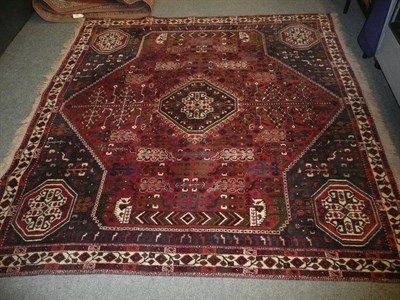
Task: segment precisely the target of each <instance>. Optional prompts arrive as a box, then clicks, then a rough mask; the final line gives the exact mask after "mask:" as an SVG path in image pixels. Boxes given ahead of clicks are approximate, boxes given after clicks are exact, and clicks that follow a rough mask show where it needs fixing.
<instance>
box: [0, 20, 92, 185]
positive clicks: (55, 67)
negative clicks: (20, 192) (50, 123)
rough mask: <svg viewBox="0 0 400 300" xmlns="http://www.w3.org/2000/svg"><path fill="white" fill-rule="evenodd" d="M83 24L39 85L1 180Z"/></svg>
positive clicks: (0, 172)
mask: <svg viewBox="0 0 400 300" xmlns="http://www.w3.org/2000/svg"><path fill="white" fill-rule="evenodd" d="M83 22H84V21H83V20H82V21H79V22H78V23H77V25H76V26H75V29H74V31H73V33H72V35H73V36H72V37H71V38H69V39H68V40H67V41H66V42H65V43H64V45H63V46H62V50H61V52H60V54H59V55H58V58H57V60H56V61H55V62H54V63H53V64H52V65H51V67H50V70H49V72H48V73H47V75H45V76H44V79H43V80H42V83H40V84H39V85H38V87H37V88H36V90H37V91H38V96H37V97H36V99H35V101H34V102H33V104H32V108H31V111H30V112H29V114H28V116H27V117H26V118H25V119H23V120H22V121H21V122H20V127H19V128H18V129H17V131H16V132H15V134H14V138H13V140H12V142H11V144H10V146H9V148H8V151H7V154H6V155H5V157H4V158H3V159H2V160H1V161H0V178H2V177H3V176H5V174H6V173H7V172H8V171H9V168H11V165H12V163H13V161H14V160H15V157H16V155H17V151H18V149H19V148H20V147H21V146H22V143H23V139H24V137H25V134H26V132H27V130H28V128H29V125H30V124H31V122H32V120H33V117H34V116H35V113H36V110H37V108H38V107H39V105H40V102H41V101H42V96H43V93H44V92H45V90H46V89H47V87H48V85H49V83H50V82H51V80H52V79H53V77H54V75H55V74H56V72H57V70H58V69H59V68H60V66H61V63H62V62H63V60H64V58H65V56H66V54H67V53H68V51H69V50H70V48H71V46H72V45H73V43H74V41H75V39H76V37H77V36H78V33H79V31H80V30H81V28H82V25H83Z"/></svg>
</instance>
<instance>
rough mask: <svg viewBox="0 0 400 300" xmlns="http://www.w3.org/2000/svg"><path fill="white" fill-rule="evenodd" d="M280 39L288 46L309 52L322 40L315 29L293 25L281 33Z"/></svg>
mask: <svg viewBox="0 0 400 300" xmlns="http://www.w3.org/2000/svg"><path fill="white" fill-rule="evenodd" d="M279 39H280V41H281V42H282V43H284V44H286V45H287V46H289V47H291V48H294V49H298V50H307V49H310V48H311V47H313V46H315V45H316V44H318V43H319V41H320V38H319V36H318V33H317V31H316V30H315V29H313V28H311V27H308V26H307V25H304V24H292V25H288V26H286V27H285V28H283V29H281V30H280V31H279Z"/></svg>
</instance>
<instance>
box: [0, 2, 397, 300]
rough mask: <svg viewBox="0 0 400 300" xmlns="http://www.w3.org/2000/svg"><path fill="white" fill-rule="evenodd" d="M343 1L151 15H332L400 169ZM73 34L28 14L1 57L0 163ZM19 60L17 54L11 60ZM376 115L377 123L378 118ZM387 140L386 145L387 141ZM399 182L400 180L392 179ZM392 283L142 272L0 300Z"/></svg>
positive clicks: (302, 291) (371, 288) (391, 291)
mask: <svg viewBox="0 0 400 300" xmlns="http://www.w3.org/2000/svg"><path fill="white" fill-rule="evenodd" d="M344 2H345V1H344V0H343V1H338V0H336V1H333V0H312V1H311V0H309V1H299V0H297V1H296V0H293V1H289V0H287V1H280V2H279V4H277V1H272V0H271V1H270V0H264V1H262V0H259V1H255V0H247V1H243V0H242V1H240V0H214V1H212V0H210V1H204V0H203V1H194V0H193V1H190V0H175V1H171V0H158V1H157V2H156V6H155V10H154V15H156V16H166V17H167V16H187V15H199V16H200V15H250V14H272V13H303V12H336V13H338V14H339V18H340V21H341V23H342V24H343V28H344V33H345V42H346V43H347V45H348V46H349V47H350V48H351V49H353V52H354V55H355V56H356V57H357V63H358V64H359V65H360V71H361V72H362V73H363V74H364V76H365V77H366V80H367V82H366V84H367V85H368V86H369V88H370V89H371V90H372V91H373V93H372V95H371V99H372V100H373V101H372V102H371V103H370V105H371V106H373V105H375V106H377V107H378V111H377V112H378V114H376V115H374V117H375V119H376V120H377V121H378V123H382V125H381V126H378V127H379V128H378V129H379V133H380V135H381V138H382V139H383V141H386V143H385V142H384V146H385V150H386V153H387V154H388V158H389V162H390V164H391V167H392V169H394V170H395V169H399V166H400V164H399V160H398V157H399V153H400V135H399V134H398V127H399V125H400V124H399V123H400V122H399V117H400V109H399V107H398V105H397V103H396V101H395V99H394V98H393V96H392V94H391V92H390V89H389V87H388V86H387V84H386V82H385V79H384V77H383V75H382V73H381V72H380V71H379V70H376V69H375V68H374V67H373V61H372V60H362V59H361V50H359V48H358V46H357V43H356V36H357V34H358V32H359V31H360V29H361V26H362V23H363V16H362V14H361V12H360V10H359V8H358V7H357V6H356V5H355V1H353V3H352V6H351V7H350V10H349V13H348V14H347V15H342V14H341V11H342V9H343V5H344ZM73 32H74V25H73V24H49V23H45V22H43V21H41V20H40V19H39V18H38V17H36V16H34V17H32V18H31V20H30V21H29V22H28V23H27V25H26V26H25V27H24V29H23V30H22V31H21V33H20V34H19V35H18V36H17V38H16V39H15V40H14V42H13V43H12V44H11V45H10V47H9V48H8V50H7V51H6V52H5V54H4V55H3V56H2V57H1V58H0V102H1V105H2V108H3V109H2V110H1V112H0V160H2V159H3V158H4V157H5V156H6V153H7V151H8V149H9V148H10V144H11V143H12V140H13V136H14V135H15V133H16V130H17V129H18V128H19V127H20V123H21V122H22V121H23V120H24V119H25V118H26V117H27V116H28V114H29V112H30V111H31V106H32V103H33V102H34V100H35V98H36V97H37V95H38V92H35V93H34V92H32V91H38V89H39V87H40V86H41V83H42V82H43V81H44V78H45V75H46V74H49V73H50V70H51V67H52V64H53V62H54V61H56V60H57V58H58V55H59V53H60V51H61V50H62V48H63V45H64V44H65V42H66V41H67V40H69V39H70V38H71V37H72V35H73ZM17 58H18V59H17ZM379 120H381V121H383V122H379ZM390 144H392V145H391V146H390ZM397 179H398V181H399V178H397ZM399 293H400V285H399V284H376V283H348V282H340V283H336V282H307V281H306V282H305V281H267V280H248V279H245V280H243V279H224V278H216V279H214V278H179V277H142V276H106V275H90V276H37V277H19V278H1V279H0V299H111V298H119V299H209V298H214V299H266V298H267V299H268V298H271V299H294V298H297V299H339V298H340V299H395V298H396V297H398V295H399Z"/></svg>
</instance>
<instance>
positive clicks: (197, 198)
mask: <svg viewBox="0 0 400 300" xmlns="http://www.w3.org/2000/svg"><path fill="white" fill-rule="evenodd" d="M0 199H1V201H0V226H1V227H0V229H1V230H0V243H1V247H0V270H1V275H3V276H7V275H26V274H45V273H56V274H63V273H117V274H156V275H191V276H192V275H196V276H231V277H256V278H262V277H265V278H288V279H290V278H302V279H323V280H326V279H328V280H370V281H398V280H399V278H400V276H399V274H400V259H399V249H400V235H399V225H400V221H399V220H400V217H399V211H398V210H399V207H398V205H399V202H398V201H399V200H398V199H399V194H398V191H397V187H396V184H395V182H394V180H393V177H392V174H391V171H390V170H389V168H388V165H387V162H386V159H385V155H384V153H383V150H382V146H381V143H380V142H379V138H378V137H377V133H376V129H375V126H374V123H373V120H372V119H371V116H370V114H369V112H368V109H367V107H366V104H365V102H364V99H363V95H362V93H361V91H360V87H359V84H358V83H357V81H356V79H355V77H354V74H353V72H352V70H351V68H350V66H349V63H348V62H347V60H346V58H345V57H344V52H343V50H342V48H341V46H340V44H339V41H338V38H337V36H336V34H335V30H334V26H333V22H332V19H331V17H330V16H329V15H323V14H310V15H274V16H255V17H212V18H206V17H205V18H197V17H196V18H194V17H191V18H177V19H157V18H145V19H140V20H103V19H89V20H87V21H85V23H84V24H83V25H82V28H81V30H80V32H79V34H78V36H77V38H76V40H75V42H74V43H73V46H72V47H71V48H70V50H69V52H68V54H67V55H66V58H65V59H64V60H63V62H62V63H61V66H60V68H59V69H58V71H57V73H56V74H55V75H54V77H53V78H52V80H51V82H50V83H49V85H48V87H47V89H46V90H45V92H44V93H43V96H42V98H41V102H40V104H39V107H38V109H37V111H36V114H35V115H34V117H33V120H32V122H31V124H30V126H29V128H28V130H27V132H26V136H25V139H24V141H23V143H22V145H21V146H20V148H19V150H18V151H17V152H16V155H15V159H14V161H13V162H12V165H11V167H10V168H9V170H8V171H7V172H6V174H5V176H4V177H3V178H2V179H1V181H0Z"/></svg>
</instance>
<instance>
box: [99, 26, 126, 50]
mask: <svg viewBox="0 0 400 300" xmlns="http://www.w3.org/2000/svg"><path fill="white" fill-rule="evenodd" d="M128 42H129V34H128V33H126V32H124V31H122V30H119V29H108V30H106V31H103V32H101V33H99V34H97V35H96V36H95V37H94V39H93V42H92V48H93V50H95V51H96V52H98V53H100V54H110V53H113V52H115V51H118V50H121V49H123V48H125V47H126V45H128Z"/></svg>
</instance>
